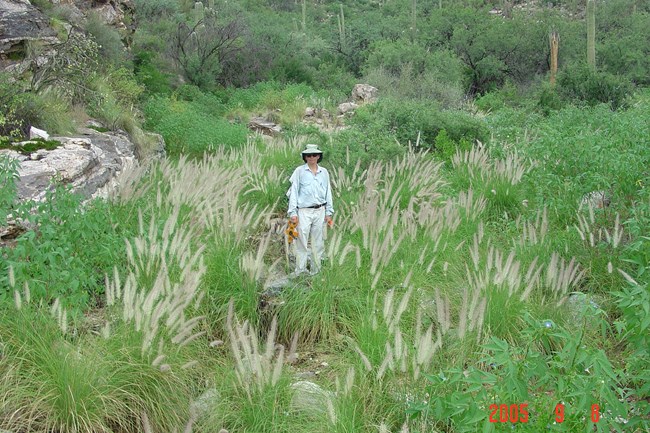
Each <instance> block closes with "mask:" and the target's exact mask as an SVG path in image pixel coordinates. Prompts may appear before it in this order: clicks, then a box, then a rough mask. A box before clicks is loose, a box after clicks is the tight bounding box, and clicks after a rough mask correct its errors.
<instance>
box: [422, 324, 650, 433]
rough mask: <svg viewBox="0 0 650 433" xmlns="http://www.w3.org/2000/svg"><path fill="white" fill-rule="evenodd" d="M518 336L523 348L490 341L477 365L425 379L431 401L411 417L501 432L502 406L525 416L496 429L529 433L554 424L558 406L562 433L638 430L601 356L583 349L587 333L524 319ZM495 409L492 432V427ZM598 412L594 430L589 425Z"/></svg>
mask: <svg viewBox="0 0 650 433" xmlns="http://www.w3.org/2000/svg"><path fill="white" fill-rule="evenodd" d="M521 332H522V334H523V335H525V341H527V344H526V345H525V346H523V347H522V346H511V345H509V344H508V343H507V342H505V341H503V340H500V339H498V338H491V339H490V341H489V343H488V344H486V345H485V346H484V351H485V355H484V357H483V359H482V362H483V363H482V365H480V366H471V367H470V368H469V369H466V368H454V369H450V370H447V371H441V372H440V373H439V374H436V375H434V374H430V375H428V376H427V378H428V380H429V382H430V386H429V388H428V392H429V395H431V396H433V397H432V398H431V399H430V401H428V402H427V401H425V402H416V403H414V404H412V405H411V408H410V412H411V413H413V414H417V415H421V416H427V418H428V419H429V420H430V422H433V421H435V422H437V423H439V424H438V426H446V427H447V428H453V429H454V431H458V432H475V431H494V430H493V429H492V428H496V430H497V431H498V426H499V424H498V423H499V416H498V410H499V407H500V405H501V404H506V405H507V407H508V409H509V408H510V406H511V405H513V404H515V405H517V406H518V409H521V407H522V405H523V409H524V410H526V411H527V412H528V416H527V421H526V422H523V421H522V420H521V419H520V420H519V422H516V423H510V422H507V423H505V424H501V425H507V426H508V429H510V426H516V429H517V430H518V431H519V430H521V431H524V432H531V433H532V432H537V431H540V430H544V429H548V427H549V426H550V425H551V424H553V421H555V422H556V424H557V423H558V420H559V418H555V417H556V413H554V409H555V407H556V405H557V404H560V403H561V404H563V406H564V410H563V416H562V427H563V428H564V429H566V431H581V430H584V429H585V426H589V429H591V428H595V427H592V426H594V425H597V427H598V428H599V429H600V428H604V429H605V430H604V431H608V430H609V429H618V428H619V425H618V422H619V420H618V419H617V417H624V418H625V419H628V420H629V424H628V425H627V427H626V428H632V425H635V426H638V425H639V423H640V422H642V419H641V417H639V416H630V415H629V414H630V412H629V404H628V403H627V401H626V400H625V399H620V398H619V394H618V392H619V387H618V381H619V380H620V376H619V373H618V372H617V371H616V370H615V369H614V367H613V366H612V364H611V362H610V360H609V359H608V358H607V356H606V355H605V353H604V352H603V351H602V350H598V349H593V348H589V347H587V346H585V345H583V344H582V343H583V335H584V325H583V327H581V328H580V329H578V332H574V330H568V329H563V328H560V327H558V326H557V325H556V324H554V323H553V322H552V321H549V320H538V319H534V318H532V317H531V316H530V315H528V316H527V318H526V321H525V323H524V324H523V327H522V328H521ZM536 345H539V346H538V347H536ZM567 376H568V377H570V380H568V379H567ZM594 404H596V405H597V406H598V407H597V408H596V407H595V406H593V405H594ZM495 406H496V408H497V416H496V417H492V419H493V420H496V423H497V424H496V425H495V424H492V423H493V422H494V421H490V416H491V413H494V409H493V408H494V407H495ZM596 412H598V414H597V415H598V417H599V422H598V424H594V422H593V421H591V419H590V416H591V414H592V413H593V414H595V413H596ZM521 413H523V412H520V414H521ZM594 416H595V415H594ZM490 427H492V428H490ZM513 428H515V427H513ZM562 431H565V430H562Z"/></svg>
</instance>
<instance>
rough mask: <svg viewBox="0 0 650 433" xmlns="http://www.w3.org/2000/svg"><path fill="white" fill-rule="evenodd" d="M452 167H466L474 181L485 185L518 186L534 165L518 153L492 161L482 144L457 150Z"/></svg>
mask: <svg viewBox="0 0 650 433" xmlns="http://www.w3.org/2000/svg"><path fill="white" fill-rule="evenodd" d="M452 165H453V167H454V168H456V169H458V168H461V167H465V168H466V169H467V171H468V173H469V176H470V179H472V180H477V181H478V180H480V181H481V182H483V183H488V182H491V181H494V180H500V181H504V182H506V183H508V184H510V185H516V184H518V183H519V182H520V181H521V179H522V178H523V176H524V174H526V173H527V172H528V171H530V169H531V168H532V165H531V164H530V163H528V162H526V161H525V160H524V159H523V158H521V157H520V156H519V155H518V154H517V153H516V152H513V153H510V154H508V155H507V156H506V158H505V159H503V160H492V159H491V158H490V155H489V150H488V148H487V147H485V146H483V144H482V143H480V142H479V145H478V146H474V147H472V149H470V150H467V151H461V150H457V151H456V154H455V155H454V156H453V158H452Z"/></svg>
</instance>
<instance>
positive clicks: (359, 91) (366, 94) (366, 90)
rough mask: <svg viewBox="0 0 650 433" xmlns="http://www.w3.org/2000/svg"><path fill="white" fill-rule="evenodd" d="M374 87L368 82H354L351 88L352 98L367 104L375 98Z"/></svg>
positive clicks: (375, 90)
mask: <svg viewBox="0 0 650 433" xmlns="http://www.w3.org/2000/svg"><path fill="white" fill-rule="evenodd" d="M378 92H379V91H378V90H377V88H376V87H373V86H371V85H369V84H355V85H354V88H353V89H352V100H353V101H355V102H360V103H363V104H369V103H372V102H375V101H376V100H377V93H378Z"/></svg>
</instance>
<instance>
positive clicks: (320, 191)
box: [288, 164, 334, 217]
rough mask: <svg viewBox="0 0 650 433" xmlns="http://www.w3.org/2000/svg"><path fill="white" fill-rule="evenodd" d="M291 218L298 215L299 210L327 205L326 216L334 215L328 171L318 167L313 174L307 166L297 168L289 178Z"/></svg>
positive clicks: (289, 212)
mask: <svg viewBox="0 0 650 433" xmlns="http://www.w3.org/2000/svg"><path fill="white" fill-rule="evenodd" d="M289 180H290V181H291V188H289V192H288V194H289V211H288V214H289V217H292V216H295V215H298V209H299V208H304V207H310V206H315V205H319V204H323V203H325V215H328V216H331V215H333V214H334V206H333V205H332V187H331V185H330V174H329V172H328V171H327V169H325V168H323V167H320V166H319V167H318V170H317V171H316V174H314V173H312V172H311V170H310V169H309V166H308V165H307V164H304V165H301V166H299V167H298V168H296V169H295V170H294V172H293V174H292V175H291V177H290V178H289Z"/></svg>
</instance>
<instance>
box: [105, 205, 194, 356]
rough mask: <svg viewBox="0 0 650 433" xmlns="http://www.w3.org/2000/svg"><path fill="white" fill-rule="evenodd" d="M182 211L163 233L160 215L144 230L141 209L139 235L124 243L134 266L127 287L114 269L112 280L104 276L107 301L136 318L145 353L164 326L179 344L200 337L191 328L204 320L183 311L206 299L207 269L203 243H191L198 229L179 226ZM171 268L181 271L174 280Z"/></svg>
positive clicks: (173, 216)
mask: <svg viewBox="0 0 650 433" xmlns="http://www.w3.org/2000/svg"><path fill="white" fill-rule="evenodd" d="M178 213H179V210H178V208H175V209H174V211H173V212H172V214H171V215H170V216H169V218H168V219H167V220H166V222H165V224H164V226H163V228H162V234H161V235H160V236H159V235H158V233H159V232H160V230H159V227H158V225H157V224H156V222H155V221H156V216H155V215H154V216H152V219H151V222H150V224H149V225H148V227H146V228H145V225H144V222H143V218H142V214H141V213H140V218H139V220H140V234H139V236H138V237H136V238H135V239H134V240H133V241H127V243H126V244H127V257H128V261H129V268H130V270H129V273H128V275H127V277H126V280H125V282H124V285H122V284H121V283H120V277H119V273H118V272H117V270H116V269H115V270H114V277H113V280H112V281H110V280H109V278H108V277H107V278H106V280H107V284H106V303H107V305H108V306H111V305H114V304H117V303H121V305H122V320H123V321H124V322H126V323H130V322H133V324H134V328H135V330H136V331H138V332H142V333H143V339H142V352H143V354H144V353H148V352H149V351H150V350H151V345H152V344H153V343H154V341H155V340H156V339H157V338H159V336H160V333H159V331H160V328H161V326H162V327H164V328H165V329H166V332H165V334H166V335H170V336H172V338H171V342H172V343H174V344H179V345H181V346H183V345H186V344H189V343H190V342H191V341H193V340H195V339H196V338H198V337H199V336H200V334H193V332H192V330H193V329H194V327H195V326H196V325H197V324H198V322H199V321H200V320H201V318H200V317H195V318H193V319H187V318H186V317H185V314H184V311H185V309H186V308H187V307H189V306H190V305H191V304H192V303H196V302H197V301H198V300H200V298H201V297H202V294H201V293H200V291H199V284H200V280H201V277H202V276H203V274H204V273H205V270H206V267H205V265H204V263H203V257H202V253H203V248H204V247H203V246H198V247H196V248H195V247H194V246H193V245H192V240H193V239H194V236H195V235H194V232H193V230H192V228H191V227H190V226H188V225H184V226H182V227H181V226H180V225H179V224H177V221H178ZM172 266H173V267H174V268H176V269H179V270H180V275H178V276H177V277H176V278H175V279H177V281H172V280H171V279H170V276H169V275H170V274H169V269H170V267H172ZM106 329H108V328H106Z"/></svg>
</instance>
